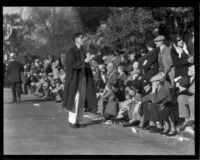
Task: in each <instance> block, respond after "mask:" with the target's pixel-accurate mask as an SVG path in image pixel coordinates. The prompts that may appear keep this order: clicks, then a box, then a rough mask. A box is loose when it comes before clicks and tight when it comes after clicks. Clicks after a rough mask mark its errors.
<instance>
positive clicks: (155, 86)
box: [151, 82, 157, 93]
mask: <svg viewBox="0 0 200 160" xmlns="http://www.w3.org/2000/svg"><path fill="white" fill-rule="evenodd" d="M156 89H157V82H154V83H153V85H152V92H151V93H155V92H156Z"/></svg>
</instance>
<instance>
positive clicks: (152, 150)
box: [4, 88, 194, 155]
mask: <svg viewBox="0 0 200 160" xmlns="http://www.w3.org/2000/svg"><path fill="white" fill-rule="evenodd" d="M11 101H12V97H11V90H10V89H8V88H6V89H4V155H12V154H14V155H29V154H31V155H34V154H36V155H38V154H39V155H193V154H194V140H192V139H187V140H185V139H184V140H180V139H179V138H166V137H164V136H162V135H160V134H152V133H149V132H148V131H142V130H139V131H138V133H134V132H133V131H132V129H131V128H123V127H122V126H120V125H107V124H105V123H103V122H102V120H101V118H99V117H95V116H93V117H92V118H91V117H90V116H91V115H90V114H88V113H85V118H84V122H86V123H89V125H88V126H87V127H86V128H81V129H72V128H70V127H69V125H68V124H67V112H66V111H65V110H64V109H63V108H61V104H57V103H55V102H54V101H44V100H41V99H39V98H38V97H36V96H34V95H22V101H23V102H22V103H21V104H12V103H11ZM36 103H37V104H39V105H40V106H34V104H36ZM88 116H89V117H88Z"/></svg>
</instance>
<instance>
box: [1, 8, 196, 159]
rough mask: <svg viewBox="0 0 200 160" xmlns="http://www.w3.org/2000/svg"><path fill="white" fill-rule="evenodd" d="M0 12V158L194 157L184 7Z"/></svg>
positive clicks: (191, 63)
mask: <svg viewBox="0 0 200 160" xmlns="http://www.w3.org/2000/svg"><path fill="white" fill-rule="evenodd" d="M180 6H181V5H180ZM2 9H3V20H2V23H3V24H2V25H3V27H2V28H3V56H2V57H3V154H4V155H133V156H134V155H159V156H160V155H161V156H162V155H176V156H177V155H178V156H183V155H187V156H194V155H195V153H196V152H195V140H196V143H198V141H199V140H198V139H195V130H196V129H195V120H196V121H197V119H196V117H195V115H197V114H196V112H195V110H196V109H195V108H196V107H197V108H199V105H195V102H196V101H195V66H196V58H197V59H198V56H199V55H198V53H199V51H198V50H197V49H195V40H196V35H198V33H197V32H198V31H197V29H196V26H195V20H196V19H195V15H194V13H195V12H194V10H195V8H194V7H190V6H188V7H179V6H177V5H176V6H174V7H173V6H169V7H167V6H164V7H162V6H161V7H156V6H155V7H151V6H149V7H147V6H145V7H143V6H134V5H133V6H121V7H120V6H104V7H103V6H92V7H86V6H28V7H27V6H3V7H2ZM197 18H198V17H197ZM196 52H197V53H196ZM198 76H199V75H198ZM198 84H199V82H197V85H198ZM197 97H199V96H197ZM198 114H199V113H198ZM196 124H198V125H199V123H198V122H197V123H196ZM198 132H199V131H198ZM198 134H199V133H198ZM198 150H199V149H198Z"/></svg>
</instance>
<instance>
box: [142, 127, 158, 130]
mask: <svg viewBox="0 0 200 160" xmlns="http://www.w3.org/2000/svg"><path fill="white" fill-rule="evenodd" d="M152 128H155V126H146V127H144V128H143V129H144V130H150V129H152Z"/></svg>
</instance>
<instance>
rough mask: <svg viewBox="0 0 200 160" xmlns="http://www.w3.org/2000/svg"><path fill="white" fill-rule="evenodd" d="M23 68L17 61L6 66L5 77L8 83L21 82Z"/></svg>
mask: <svg viewBox="0 0 200 160" xmlns="http://www.w3.org/2000/svg"><path fill="white" fill-rule="evenodd" d="M23 71H24V67H23V65H22V64H21V63H20V62H18V61H12V62H10V63H9V64H8V68H7V77H8V81H9V82H11V83H12V82H22V78H21V73H23Z"/></svg>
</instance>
